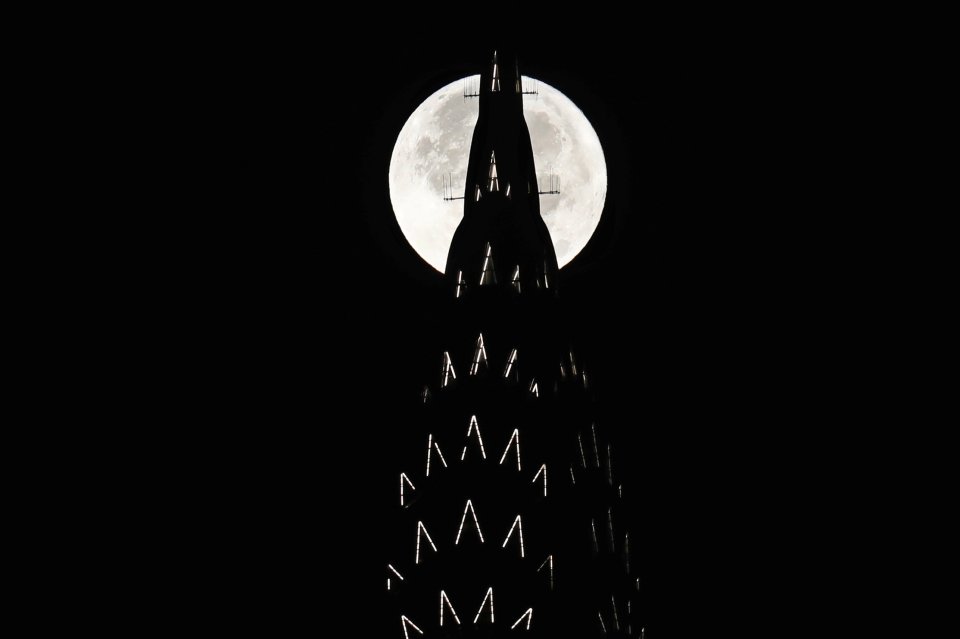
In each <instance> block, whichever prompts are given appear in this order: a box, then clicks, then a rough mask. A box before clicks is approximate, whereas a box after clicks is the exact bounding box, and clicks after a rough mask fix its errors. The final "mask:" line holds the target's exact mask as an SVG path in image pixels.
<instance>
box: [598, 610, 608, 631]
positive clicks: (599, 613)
mask: <svg viewBox="0 0 960 639" xmlns="http://www.w3.org/2000/svg"><path fill="white" fill-rule="evenodd" d="M597 616H598V617H600V627H601V628H603V634H607V624H605V623H603V613H602V612H600V611H599V610H598V611H597Z"/></svg>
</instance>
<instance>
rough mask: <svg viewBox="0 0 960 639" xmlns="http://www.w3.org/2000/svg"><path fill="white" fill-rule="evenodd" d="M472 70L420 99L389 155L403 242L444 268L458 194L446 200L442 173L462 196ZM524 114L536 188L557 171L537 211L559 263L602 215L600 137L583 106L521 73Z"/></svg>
mask: <svg viewBox="0 0 960 639" xmlns="http://www.w3.org/2000/svg"><path fill="white" fill-rule="evenodd" d="M479 81H480V76H479V75H475V76H471V77H469V78H464V79H461V80H457V81H455V82H451V83H450V84H448V85H447V86H445V87H443V88H442V89H440V90H439V91H437V92H436V93H434V94H433V95H431V96H430V97H429V98H427V99H426V100H424V101H423V103H422V104H421V105H420V106H419V107H417V109H416V110H415V111H414V112H413V113H412V114H411V115H410V117H409V119H407V122H406V124H404V125H403V128H402V129H401V130H400V135H399V136H398V137H397V142H396V145H394V147H393V155H392V157H391V158H390V178H389V179H390V200H391V202H392V204H393V211H394V214H395V215H396V217H397V222H398V223H399V224H400V229H401V230H402V231H403V234H404V236H405V237H406V238H407V241H408V242H409V243H410V245H411V246H412V247H413V248H414V250H415V251H416V252H417V253H418V254H419V255H420V257H422V258H423V259H424V260H425V261H426V262H427V263H428V264H430V266H432V267H433V268H435V269H437V270H438V271H440V272H443V269H444V267H445V266H446V262H447V252H448V251H449V249H450V242H451V241H452V240H453V234H454V231H456V229H457V225H458V224H459V223H460V220H461V219H462V218H463V200H453V201H450V202H447V201H444V199H443V195H444V180H446V179H448V178H449V179H451V180H452V185H453V186H452V190H453V195H454V196H458V197H459V196H462V195H463V181H464V178H465V176H466V172H467V160H468V157H469V154H470V140H471V137H472V136H473V128H474V125H475V124H476V122H477V110H478V104H477V100H476V99H475V98H466V99H465V98H464V97H463V93H464V86H465V83H466V86H467V87H476V86H477V85H478V84H479ZM523 87H524V90H531V89H533V88H534V87H536V89H537V91H538V94H537V95H525V96H524V97H523V115H524V118H525V119H526V121H527V128H528V129H529V131H530V141H531V143H532V145H533V155H534V163H535V164H536V169H537V176H538V182H539V184H540V190H541V191H546V190H548V187H549V186H550V181H549V176H551V175H555V176H557V177H558V178H559V186H560V195H541V196H540V212H541V214H542V215H543V220H544V222H545V223H546V225H547V229H549V231H550V237H551V238H552V240H553V246H554V248H555V249H556V251H557V261H558V263H559V265H560V266H561V267H563V266H564V265H566V264H568V263H569V262H570V260H572V259H573V258H574V257H576V255H577V253H579V252H580V251H581V250H582V249H583V247H584V246H586V244H587V241H589V239H590V236H591V235H593V232H594V231H595V230H596V228H597V224H598V223H599V222H600V214H601V213H602V211H603V203H604V200H605V198H606V195H607V166H606V162H605V161H604V157H603V149H602V148H601V146H600V139H599V138H598V137H597V134H596V132H595V131H594V130H593V127H592V126H591V125H590V122H589V121H587V118H586V116H585V115H584V114H583V112H582V111H581V110H580V109H579V108H577V106H576V105H575V104H574V103H573V102H571V101H570V100H569V99H568V98H567V97H566V96H565V95H563V94H562V93H560V91H558V90H557V89H554V88H553V87H551V86H550V85H548V84H546V83H545V82H540V81H537V80H534V79H532V78H528V77H524V78H523Z"/></svg>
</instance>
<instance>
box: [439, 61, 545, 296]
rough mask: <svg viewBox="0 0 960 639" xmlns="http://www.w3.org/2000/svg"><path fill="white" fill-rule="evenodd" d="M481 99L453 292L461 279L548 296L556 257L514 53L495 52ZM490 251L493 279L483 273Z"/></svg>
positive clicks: (455, 250)
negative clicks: (542, 208)
mask: <svg viewBox="0 0 960 639" xmlns="http://www.w3.org/2000/svg"><path fill="white" fill-rule="evenodd" d="M478 97H479V101H480V105H479V114H478V116H477V125H476V128H475V129H474V132H473V139H472V143H471V147H470V159H469V162H468V165H467V175H466V180H465V186H464V189H465V192H464V206H463V220H462V221H461V222H460V225H459V227H458V228H457V231H456V234H455V235H454V238H453V242H452V243H451V245H450V252H449V254H448V256H447V268H446V277H447V279H448V281H452V282H453V286H454V287H456V286H457V285H458V284H459V278H460V277H463V278H464V279H465V280H466V281H468V282H469V281H478V282H479V281H481V280H482V281H483V282H489V281H490V279H491V277H492V276H494V275H495V279H496V281H498V282H509V283H510V284H512V287H513V288H514V290H517V291H522V290H524V289H527V290H530V291H533V290H535V289H537V288H541V289H542V288H550V285H551V284H554V283H555V282H556V281H557V278H556V275H557V270H558V267H557V257H556V252H555V251H554V247H553V243H552V242H551V240H550V233H549V231H548V230H547V227H546V224H544V222H543V218H542V217H541V216H540V196H539V187H538V186H537V172H536V167H535V165H534V161H533V147H532V146H531V143H530V133H529V131H528V130H527V124H526V121H525V120H524V118H523V93H522V82H521V78H520V75H519V65H518V63H517V60H516V56H515V55H514V54H513V53H512V52H510V51H509V50H504V49H499V50H497V51H496V52H494V54H493V56H492V58H491V60H490V63H489V64H488V65H486V66H485V68H484V70H483V72H482V73H481V76H480V95H479V96H478ZM491 249H492V254H493V255H494V256H496V261H495V262H494V264H495V266H496V269H494V270H495V271H496V272H495V273H494V274H489V273H486V272H484V269H486V268H487V267H488V266H489V264H490V260H489V258H488V256H489V254H490V253H491ZM461 274H462V275H461ZM518 276H519V277H518ZM525 278H529V279H527V281H524V279H525ZM525 284H529V286H525ZM460 291H461V293H462V288H461V289H460Z"/></svg>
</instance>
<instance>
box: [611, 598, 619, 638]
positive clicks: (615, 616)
mask: <svg viewBox="0 0 960 639" xmlns="http://www.w3.org/2000/svg"><path fill="white" fill-rule="evenodd" d="M610 605H611V606H612V607H613V624H614V625H615V626H616V627H617V630H620V615H618V614H617V600H616V599H614V598H613V595H610Z"/></svg>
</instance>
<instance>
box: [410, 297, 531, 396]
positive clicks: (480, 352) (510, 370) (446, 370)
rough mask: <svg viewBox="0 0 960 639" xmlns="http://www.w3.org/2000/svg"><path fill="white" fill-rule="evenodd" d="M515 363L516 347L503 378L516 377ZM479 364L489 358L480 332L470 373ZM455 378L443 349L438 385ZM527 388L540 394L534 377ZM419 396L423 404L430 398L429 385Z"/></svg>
mask: <svg viewBox="0 0 960 639" xmlns="http://www.w3.org/2000/svg"><path fill="white" fill-rule="evenodd" d="M458 289H459V287H458ZM457 296H458V297H459V293H458V294H457ZM516 364H517V349H515V348H514V349H512V350H511V351H510V355H508V356H507V363H506V366H505V367H504V369H503V378H504V379H509V378H510V376H511V374H513V376H514V378H516V370H515V367H516ZM481 366H483V367H486V366H489V360H488V358H487V347H486V343H485V342H484V339H483V334H482V333H481V334H480V336H479V337H477V343H476V347H475V349H474V352H473V359H472V360H471V362H470V375H476V374H477V373H478V372H479V371H480V367H481ZM455 379H457V371H456V369H455V368H454V366H453V359H452V358H451V357H450V353H449V352H448V351H444V353H443V369H442V377H441V383H440V386H441V387H442V388H446V387H447V386H449V384H450V382H452V381H454V380H455ZM529 390H530V393H531V394H533V395H534V396H536V397H539V396H540V386H539V384H538V383H537V380H536V379H531V380H530V386H529ZM421 398H422V399H423V403H424V404H426V403H427V401H428V400H429V399H430V388H429V387H427V386H424V387H423V392H422V394H421Z"/></svg>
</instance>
